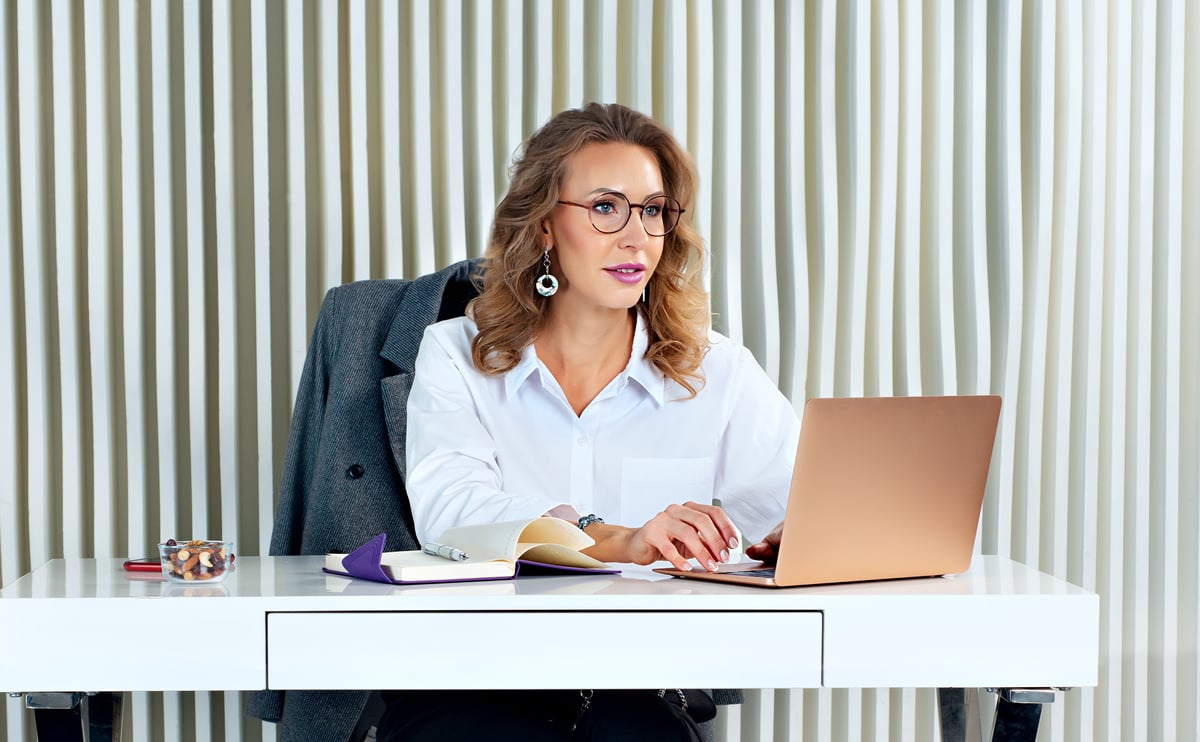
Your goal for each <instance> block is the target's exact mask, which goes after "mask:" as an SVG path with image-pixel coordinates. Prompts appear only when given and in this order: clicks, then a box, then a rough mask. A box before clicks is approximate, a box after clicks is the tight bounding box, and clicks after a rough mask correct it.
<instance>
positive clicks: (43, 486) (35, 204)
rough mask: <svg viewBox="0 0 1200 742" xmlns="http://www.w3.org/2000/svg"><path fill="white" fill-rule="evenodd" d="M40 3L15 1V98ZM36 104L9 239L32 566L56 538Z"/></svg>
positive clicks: (27, 96)
mask: <svg viewBox="0 0 1200 742" xmlns="http://www.w3.org/2000/svg"><path fill="white" fill-rule="evenodd" d="M37 16H38V4H37V3H36V2H34V0H22V1H21V2H18V3H17V7H16V22H17V34H16V36H17V60H18V61H17V90H18V94H19V97H20V100H26V101H30V100H35V99H36V98H37V84H38V79H39V77H40V76H41V48H40V47H41V45H40V44H39V43H38V42H39V39H40V34H39V33H38V17H37ZM40 113H41V112H40V111H39V110H38V108H37V107H35V106H20V107H19V110H18V118H17V149H18V152H19V156H20V159H21V162H20V172H19V173H18V176H19V178H18V180H17V183H16V185H17V190H18V192H19V194H20V204H21V206H20V220H21V221H20V224H21V229H20V234H19V236H18V235H14V237H16V238H17V239H16V240H14V242H15V244H14V247H17V246H19V247H20V249H21V250H22V252H23V254H24V261H23V262H24V271H23V273H22V274H21V279H22V285H23V287H24V292H23V293H24V300H25V301H24V303H25V306H24V308H23V313H24V316H25V323H24V327H21V328H19V331H21V332H23V334H24V337H25V361H26V364H27V365H26V369H25V388H26V403H27V407H26V416H25V426H26V436H27V437H26V441H27V442H28V448H27V451H28V453H27V456H28V458H27V461H26V465H27V467H28V468H27V469H26V471H27V473H28V474H27V479H26V496H25V499H26V504H25V507H26V508H27V511H28V525H27V528H28V529H29V530H28V548H29V556H30V559H31V561H32V563H33V564H41V563H42V562H44V561H45V560H47V559H49V558H50V556H51V554H52V553H53V551H54V550H56V549H55V547H54V544H55V543H56V542H57V541H59V539H58V537H57V534H55V533H54V531H56V530H57V529H56V528H54V526H55V524H54V523H53V521H52V519H53V517H54V510H53V502H52V500H53V498H55V497H56V493H55V492H54V490H53V482H54V479H55V477H54V475H53V472H52V469H51V467H52V466H54V464H55V462H54V461H53V459H52V457H51V452H52V451H53V450H54V440H53V438H52V436H53V434H54V430H53V427H52V426H53V425H54V421H53V420H52V416H53V410H54V407H53V405H54V400H53V399H52V395H53V393H54V392H53V390H52V389H51V384H52V383H53V378H52V376H51V366H50V364H51V353H52V352H53V351H52V349H51V348H49V347H48V345H47V342H48V339H49V337H50V333H51V332H52V328H51V327H50V325H49V320H50V317H49V312H48V311H47V310H48V309H49V306H50V301H51V300H50V296H49V295H48V294H47V291H46V289H47V288H48V283H49V281H48V280H47V276H46V274H47V271H48V269H49V266H48V265H47V264H46V263H47V255H46V251H45V250H43V249H41V246H42V245H44V244H46V241H47V234H46V230H45V223H44V214H43V209H44V208H45V207H44V205H43V201H44V199H43V191H42V178H43V173H42V168H43V165H42V162H41V158H42V153H43V150H42V120H41V115H40Z"/></svg>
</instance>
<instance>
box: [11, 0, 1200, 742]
mask: <svg viewBox="0 0 1200 742" xmlns="http://www.w3.org/2000/svg"><path fill="white" fill-rule="evenodd" d="M0 86H2V87H3V90H2V91H0V244H2V245H3V246H4V247H3V250H2V251H0V256H2V261H0V282H2V284H0V410H2V412H0V583H4V584H7V583H11V582H12V581H13V580H15V579H16V578H17V577H18V576H20V575H21V574H24V573H25V572H27V571H29V570H30V569H32V568H33V567H36V566H37V565H38V564H40V563H41V562H43V561H44V560H46V559H50V558H53V557H59V556H93V555H94V556H118V555H126V554H133V555H142V554H146V553H149V551H150V548H151V546H152V544H154V543H155V542H156V541H157V540H158V539H159V538H160V537H162V536H167V535H179V534H184V535H210V536H216V535H221V536H224V537H227V538H234V539H236V540H237V542H238V544H239V551H240V552H241V553H243V554H255V553H261V551H263V550H264V544H265V543H266V541H267V537H268V534H269V531H270V518H271V511H272V505H273V502H272V496H273V490H274V488H275V486H276V483H277V481H278V477H279V470H280V466H281V459H282V451H283V446H284V444H285V442H286V435H287V428H288V420H289V415H290V408H291V402H292V397H293V394H294V391H295V388H296V385H297V381H298V375H299V369H300V365H301V363H302V361H303V356H304V352H305V348H306V346H307V341H308V335H309V332H310V330H311V325H312V321H313V319H314V316H315V312H316V310H317V307H318V306H319V302H320V300H321V296H322V294H323V292H324V290H325V289H326V288H327V287H329V286H332V285H336V284H338V283H341V282H344V281H349V280H354V279H361V278H377V277H384V276H407V277H411V276H415V275H419V274H421V273H424V272H427V271H430V270H433V269H435V268H437V267H440V266H442V265H445V264H446V263H449V262H451V261H453V260H456V259H458V258H462V257H467V256H473V255H478V254H479V253H480V252H481V250H482V248H483V240H484V235H485V233H486V230H487V227H488V219H489V215H490V211H491V208H492V206H493V204H494V203H495V201H496V199H497V197H498V194H500V193H502V192H503V189H504V185H505V177H506V176H505V167H506V164H507V162H508V160H509V158H510V156H511V154H512V152H513V150H514V148H515V147H516V146H517V144H518V143H519V142H520V141H521V139H522V138H523V137H524V136H525V135H526V134H528V133H529V132H530V131H531V130H532V129H533V128H534V127H536V126H537V125H538V124H539V123H541V122H543V121H544V120H545V119H547V118H548V117H549V116H550V115H551V114H552V113H553V112H554V111H557V110H559V109H561V108H563V107H566V106H572V105H577V104H579V103H582V102H584V101H587V100H592V99H600V100H616V101H621V102H623V103H626V104H629V105H632V106H635V107H637V108H640V109H642V110H644V111H647V112H649V113H652V114H654V115H655V116H657V117H659V118H660V119H661V120H663V121H664V122H666V123H667V124H668V125H669V126H671V127H672V128H673V129H674V131H675V132H676V133H677V134H678V136H679V138H680V139H681V140H682V141H684V142H685V143H686V144H687V146H688V148H689V149H690V150H691V151H692V153H693V154H694V155H695V157H696V160H697V162H698V164H699V167H700V171H701V174H702V181H703V185H704V191H703V193H702V195H701V200H700V202H699V203H698V204H696V213H697V215H698V218H699V220H700V223H701V228H702V230H703V232H704V234H705V235H706V236H707V238H708V239H709V242H710V246H711V248H712V253H713V256H712V262H711V285H712V295H713V310H714V312H715V314H716V323H717V325H718V327H720V328H721V329H723V330H724V331H726V332H728V333H729V334H731V335H733V336H734V337H736V338H739V339H741V340H742V341H743V342H745V343H746V344H747V345H748V346H749V347H750V348H751V349H752V350H753V351H754V353H755V355H756V357H757V358H758V359H759V360H760V362H761V363H762V364H763V366H764V367H765V368H766V369H767V371H768V372H769V373H770V374H771V376H772V377H773V378H775V379H777V380H778V382H779V385H780V387H781V388H782V389H783V390H784V391H785V392H786V393H787V394H789V395H790V397H791V398H792V399H793V400H794V401H795V402H796V403H797V404H799V403H801V402H802V401H803V400H804V399H805V398H806V397H810V396H818V395H831V394H836V395H860V394H867V395H875V394H939V393H974V392H988V391H991V392H998V393H1000V394H1002V395H1003V397H1004V401H1005V404H1004V413H1003V420H1002V428H1001V431H1000V436H999V441H998V443H997V447H996V451H995V457H994V460H993V476H992V481H991V483H990V488H989V495H988V498H987V502H986V505H985V512H984V520H983V524H982V528H981V537H980V541H979V546H980V548H981V550H982V551H983V552H986V553H998V554H1003V555H1008V556H1011V557H1013V558H1016V559H1019V560H1022V561H1025V562H1028V563H1030V564H1034V565H1036V566H1038V567H1040V568H1041V569H1043V570H1046V571H1048V572H1051V573H1053V574H1055V575H1057V576H1060V577H1064V578H1067V579H1069V580H1072V581H1074V582H1077V583H1079V584H1081V585H1084V586H1086V587H1088V588H1090V589H1094V590H1096V591H1097V592H1099V593H1100V595H1101V601H1102V612H1103V618H1102V626H1101V629H1102V631H1101V634H1102V635H1101V655H1102V666H1101V674H1100V686H1099V687H1098V688H1097V689H1094V690H1092V689H1084V690H1077V691H1073V692H1072V693H1070V694H1068V695H1067V697H1066V701H1065V702H1063V703H1059V704H1057V705H1056V706H1055V707H1054V708H1053V709H1052V711H1051V712H1050V716H1049V719H1048V721H1047V723H1046V724H1045V725H1044V726H1045V732H1044V734H1043V739H1053V740H1093V739H1095V740H1106V739H1111V740H1115V739H1123V740H1160V739H1196V738H1197V736H1198V734H1200V729H1198V719H1197V710H1196V709H1197V706H1198V705H1200V696H1198V688H1200V686H1198V678H1200V668H1198V666H1197V657H1196V646H1197V634H1198V631H1200V629H1198V628H1197V627H1198V626H1200V615H1198V607H1197V593H1198V591H1200V554H1198V546H1200V539H1198V537H1197V534H1198V533H1200V511H1198V506H1197V501H1198V499H1200V463H1198V462H1200V456H1198V455H1197V450H1198V448H1200V433H1198V428H1200V395H1198V393H1197V379H1198V378H1200V300H1198V299H1197V296H1196V292H1195V290H1194V287H1195V286H1197V285H1200V215H1198V212H1200V137H1198V136H1197V135H1196V133H1195V132H1197V131H1200V7H1197V6H1196V5H1195V4H1194V3H1188V2H1186V1H1185V0H1173V1H1170V0H1163V1H1162V2H1150V1H1144V2H1142V1H1136V0H1135V1H1134V2H1128V1H1127V0H1113V1H1112V2H1103V1H1101V2H1088V1H1086V0H1074V1H1070V0H1062V1H1060V2H1046V3H1032V2H1030V3H1021V2H993V3H988V4H984V3H981V2H980V3H973V2H966V3H954V2H924V3H918V2H900V3H895V4H894V3H890V2H879V3H868V2H849V1H847V2H841V3H834V2H818V1H816V0H810V1H809V2H805V3H799V2H783V1H780V2H775V3H765V2H764V3H756V2H746V3H739V2H732V1H729V2H708V1H705V0H692V1H689V2H668V1H664V2H653V3H651V2H635V1H630V0H620V1H613V0H607V1H606V0H596V1H592V2H582V3H573V2H572V3H568V2H549V1H547V0H542V1H537V0H533V1H530V2H515V1H513V2H495V3H485V2H381V1H378V0H362V1H355V2H337V1H336V0H330V1H329V2H313V1H309V2H302V1H301V0H294V1H293V2H281V1H277V0H245V1H239V0H235V1H233V2H228V1H216V2H203V3H200V2H178V1H175V0H171V1H168V0H162V1H161V2H148V1H147V2H134V1H130V2H118V1H115V0H108V1H101V0H97V1H95V2H93V1H90V0H89V1H86V2H71V1H70V0H45V1H43V0H5V2H4V3H3V4H0ZM980 639H981V641H986V640H987V637H980ZM241 703H242V699H241V697H240V695H239V694H235V693H230V694H194V695H193V694H135V695H134V696H133V699H132V709H131V716H132V718H133V728H132V733H131V734H130V738H131V739H139V740H142V739H146V740H151V739H162V738H167V739H170V738H175V737H184V738H191V737H192V736H193V735H194V736H195V737H196V738H197V739H208V738H214V739H250V740H253V739H258V738H259V737H260V736H263V735H265V736H267V737H268V738H270V737H271V735H272V734H273V732H272V731H271V729H270V728H269V727H268V728H267V729H266V730H265V731H264V730H263V729H262V728H260V727H259V726H258V725H256V724H253V725H252V724H249V723H246V722H244V721H243V720H242V719H241V717H240V708H241ZM934 718H935V717H934V710H933V701H932V694H931V692H930V691H928V690H907V691H892V692H886V691H885V692H874V691H865V692H860V691H823V692H816V691H809V692H803V693H801V692H789V691H779V692H765V693H762V694H752V697H751V700H750V702H749V703H748V704H747V705H745V706H744V707H742V708H740V709H736V710H734V711H732V712H731V713H727V714H726V715H725V716H724V717H723V727H724V730H723V734H724V735H725V736H726V738H727V739H738V738H741V739H746V740H751V739H759V738H762V739H768V738H772V737H774V738H775V739H793V740H799V739H806V740H808V739H812V740H837V741H839V742H840V741H842V740H850V739H855V740H857V739H872V740H910V739H929V738H931V736H932V734H933V732H932V730H931V727H932V724H933V722H934ZM0 726H2V727H4V728H5V729H6V730H7V736H8V738H9V739H14V740H15V739H22V738H23V737H24V738H26V739H28V738H31V736H32V730H31V728H30V724H29V722H28V719H27V718H26V716H25V715H24V714H23V713H22V712H21V711H20V708H19V705H18V702H17V701H15V700H9V701H8V703H7V706H6V707H3V706H0Z"/></svg>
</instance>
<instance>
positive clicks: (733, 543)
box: [729, 536, 738, 549]
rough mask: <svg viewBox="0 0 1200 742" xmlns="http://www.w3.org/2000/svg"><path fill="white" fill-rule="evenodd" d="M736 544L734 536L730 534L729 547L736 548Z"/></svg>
mask: <svg viewBox="0 0 1200 742" xmlns="http://www.w3.org/2000/svg"><path fill="white" fill-rule="evenodd" d="M737 545H738V540H737V539H736V538H733V537H732V536H730V537H729V548H731V549H736V548H737Z"/></svg>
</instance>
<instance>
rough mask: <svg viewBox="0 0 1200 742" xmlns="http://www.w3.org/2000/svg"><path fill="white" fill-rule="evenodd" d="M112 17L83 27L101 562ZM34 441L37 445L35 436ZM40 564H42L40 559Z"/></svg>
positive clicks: (109, 537)
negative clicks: (107, 74) (109, 29)
mask: <svg viewBox="0 0 1200 742" xmlns="http://www.w3.org/2000/svg"><path fill="white" fill-rule="evenodd" d="M107 13H108V11H107V9H106V8H105V7H104V6H103V5H101V4H100V3H88V4H86V5H85V6H84V8H83V25H82V31H83V53H84V79H85V84H86V91H85V97H86V101H87V103H86V105H87V120H86V122H85V125H86V127H87V135H86V145H85V146H86V147H87V155H86V163H87V164H86V167H87V185H86V188H87V191H86V193H87V195H86V201H87V237H86V245H87V248H86V249H87V272H88V280H87V297H88V298H87V317H88V351H89V358H88V368H89V370H90V373H91V377H90V379H89V384H90V387H91V407H92V410H91V418H92V427H91V431H90V432H91V457H92V513H93V520H92V523H90V524H86V523H85V524H83V525H84V534H85V536H84V538H85V542H86V539H87V535H86V534H87V531H88V526H89V525H90V526H91V528H90V530H91V539H92V553H93V554H95V555H97V556H110V555H113V554H114V550H113V528H114V526H115V523H114V522H113V518H114V509H113V499H114V497H113V496H114V492H113V487H114V485H115V483H116V474H115V472H114V469H115V466H116V460H115V459H116V453H115V451H114V447H115V445H114V441H113V433H114V432H115V430H116V423H115V422H114V417H115V415H116V410H114V409H113V400H112V396H113V392H114V391H115V386H114V384H113V381H112V378H111V373H110V372H111V365H112V363H113V354H114V352H116V351H115V348H114V341H113V337H112V327H113V321H114V318H113V317H112V314H111V308H112V306H113V301H114V297H113V296H112V287H111V284H110V281H109V277H110V275H111V271H112V269H113V256H112V233H111V231H110V230H111V229H112V227H111V218H112V216H113V215H111V214H110V209H113V210H115V209H114V201H116V199H115V198H114V196H113V194H111V193H110V192H109V187H110V185H111V183H110V181H109V175H110V173H109V157H110V155H111V150H110V137H111V136H112V132H111V131H110V130H109V126H108V109H109V106H111V105H115V104H116V102H115V101H114V100H113V92H114V91H111V90H110V89H109V86H108V84H107V80H105V75H104V71H105V69H106V67H107V64H108V58H109V55H110V51H109V48H110V45H111V43H112V40H111V39H109V38H108V33H107V30H106V26H107V17H106V16H107ZM31 357H32V354H31ZM30 438H31V439H34V438H33V436H32V435H31V436H30ZM35 440H36V439H35ZM31 469H32V467H31ZM31 486H32V484H31ZM35 532H36V531H35ZM35 555H36V552H35ZM34 561H35V563H40V562H38V560H37V559H35V560H34Z"/></svg>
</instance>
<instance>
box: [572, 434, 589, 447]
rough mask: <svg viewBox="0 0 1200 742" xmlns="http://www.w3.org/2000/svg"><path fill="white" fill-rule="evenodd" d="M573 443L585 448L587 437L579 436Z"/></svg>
mask: <svg viewBox="0 0 1200 742" xmlns="http://www.w3.org/2000/svg"><path fill="white" fill-rule="evenodd" d="M575 442H576V443H578V444H579V445H581V446H586V445H587V442H588V440H587V436H586V435H581V436H579V437H578V438H576V439H575Z"/></svg>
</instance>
